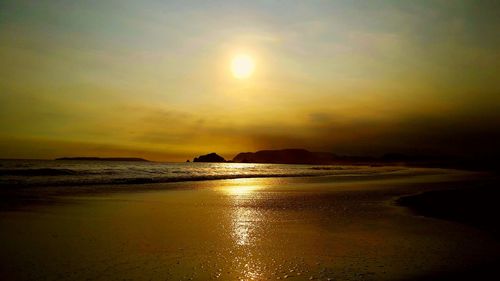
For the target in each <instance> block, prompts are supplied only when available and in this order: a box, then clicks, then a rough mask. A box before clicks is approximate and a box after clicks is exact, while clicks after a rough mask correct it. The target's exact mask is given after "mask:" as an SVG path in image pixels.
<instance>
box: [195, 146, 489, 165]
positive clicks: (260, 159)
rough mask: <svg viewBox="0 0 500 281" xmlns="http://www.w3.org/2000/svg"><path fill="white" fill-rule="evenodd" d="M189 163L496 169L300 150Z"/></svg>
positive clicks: (455, 161) (455, 160)
mask: <svg viewBox="0 0 500 281" xmlns="http://www.w3.org/2000/svg"><path fill="white" fill-rule="evenodd" d="M193 162H235V163H265V164H267V163H269V164H312V165H317V164H320V165H371V166H376V165H406V166H420V167H440V168H463V169H469V170H482V169H487V170H491V169H496V167H498V163H493V162H492V161H485V160H484V159H476V158H461V157H453V156H449V155H407V154H402V153H386V154H384V155H382V156H379V157H373V156H351V155H339V154H335V153H331V152H312V151H308V150H306V149H301V148H289V149H278V150H259V151H256V152H241V153H239V154H237V155H236V156H235V157H234V158H233V159H232V160H225V159H224V158H223V157H222V156H220V155H218V154H216V153H215V152H212V153H210V154H206V155H202V156H199V157H197V158H195V159H194V160H193Z"/></svg>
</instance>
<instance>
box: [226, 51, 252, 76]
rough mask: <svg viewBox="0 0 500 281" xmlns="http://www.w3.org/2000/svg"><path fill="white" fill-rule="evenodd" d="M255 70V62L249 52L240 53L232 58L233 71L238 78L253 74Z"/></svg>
mask: <svg viewBox="0 0 500 281" xmlns="http://www.w3.org/2000/svg"><path fill="white" fill-rule="evenodd" d="M254 70H255V62H254V60H253V59H252V57H251V56H249V55H247V54H239V55H236V56H234V57H233V59H232V60H231V72H232V73H233V76H234V77H235V78H237V79H245V78H248V77H250V76H251V75H252V73H253V72H254Z"/></svg>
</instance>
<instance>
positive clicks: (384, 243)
mask: <svg viewBox="0 0 500 281" xmlns="http://www.w3.org/2000/svg"><path fill="white" fill-rule="evenodd" d="M484 177H486V176H485V175H480V174H479V175H478V174H471V173H465V172H458V171H447V170H429V169H427V170H425V169H411V170H409V171H407V172H403V173H402V172H397V173H395V174H391V175H384V176H373V177H366V176H365V177H361V178H357V177H345V178H339V177H317V178H285V179H271V178H268V179H236V180H218V181H210V182H186V183H172V184H158V185H152V186H141V187H140V188H141V189H142V191H134V192H131V191H130V190H132V189H137V188H139V187H138V186H135V187H130V186H129V187H120V188H116V187H113V189H117V190H118V191H117V192H112V193H103V192H97V191H99V190H108V189H105V188H104V189H103V188H101V189H95V190H90V191H89V190H86V191H85V192H83V193H81V192H76V193H75V192H73V191H71V190H69V191H68V190H66V191H64V192H61V191H60V188H58V189H54V190H50V189H47V190H44V191H37V192H34V191H29V190H28V191H26V190H24V191H15V192H7V193H8V195H9V198H8V199H6V198H7V197H4V200H3V201H4V202H3V206H4V208H3V209H2V210H1V211H0V230H1V231H0V243H1V244H2V247H1V251H0V276H1V279H2V280H212V279H213V280H281V279H290V280H310V279H314V280H441V279H443V280H448V279H449V280H457V278H458V277H463V278H468V279H469V280H471V279H470V278H471V277H477V278H473V279H477V280H481V279H483V278H484V274H486V273H488V274H490V273H491V272H493V271H494V270H492V269H496V268H498V265H499V264H500V263H499V258H500V251H499V250H500V242H499V240H498V239H497V236H495V235H493V234H491V232H490V231H488V229H486V230H485V229H482V228H478V227H475V226H470V225H468V224H464V223H460V222H453V221H447V220H442V219H435V218H429V217H424V216H416V215H415V213H414V212H412V211H410V210H409V209H407V208H405V207H401V206H398V205H397V204H395V200H396V199H397V198H398V197H400V196H407V195H410V194H415V193H418V192H424V191H433V190H449V189H450V188H453V187H456V186H476V185H477V183H479V182H482V181H484ZM72 188H73V190H74V188H75V187H72ZM146 189H152V190H146ZM40 192H41V193H40ZM16 193H17V194H18V196H22V195H26V194H30V193H33V194H37V197H36V198H37V199H36V200H35V201H36V202H38V204H26V202H25V201H23V200H17V201H16V200H15V199H16V198H15V196H16ZM443 200H444V198H443ZM18 201H19V202H24V203H22V204H15V203H12V202H17V203H19V202H18ZM29 201H30V200H28V202H29ZM420 206H425V204H424V205H422V204H420ZM427 215H429V214H427ZM481 275H483V276H481Z"/></svg>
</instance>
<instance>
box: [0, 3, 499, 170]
mask: <svg viewBox="0 0 500 281" xmlns="http://www.w3.org/2000/svg"><path fill="white" fill-rule="evenodd" d="M499 11H500V5H499V4H497V1H458V0H457V1H445V0H442V1H438V0H436V1H377V0H375V1H126V0H124V1H56V0H53V1H48V0H40V1H1V2H0V63H1V67H0V128H1V132H0V158H54V157H60V156H137V157H146V158H148V159H153V160H168V161H184V160H186V159H189V158H192V157H193V156H196V155H199V154H204V153H208V152H212V151H215V152H218V153H220V154H221V155H223V156H225V157H226V158H232V157H233V156H234V155H235V154H236V153H238V152H240V151H255V150H258V149H273V148H289V147H301V148H306V149H310V150H314V151H330V152H336V153H340V154H356V155H365V154H369V155H379V154H383V153H385V152H404V153H437V152H439V153H444V154H485V153H486V154H487V153H489V152H491V149H495V147H496V143H497V141H498V140H500V137H499V135H500V130H499V128H500V113H499V112H500V111H499V108H500V107H499V105H500V98H499V95H500V79H499V77H500V75H499V74H500V71H499V69H498V67H499V65H500V58H499V53H500V52H499V50H500V48H499V47H500V42H499V41H500V37H499V36H498V34H500V16H499ZM238 54H246V55H248V56H249V57H251V59H252V61H253V63H255V70H254V72H253V73H252V75H251V76H250V77H248V78H246V79H236V78H235V77H234V76H233V75H232V73H231V59H232V58H233V57H234V56H236V55H238Z"/></svg>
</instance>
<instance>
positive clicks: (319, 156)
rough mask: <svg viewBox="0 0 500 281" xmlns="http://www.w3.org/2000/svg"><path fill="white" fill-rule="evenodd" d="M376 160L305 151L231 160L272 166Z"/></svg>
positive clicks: (253, 154)
mask: <svg viewBox="0 0 500 281" xmlns="http://www.w3.org/2000/svg"><path fill="white" fill-rule="evenodd" d="M376 161H377V159H375V158H371V157H358V156H339V155H337V154H334V153H329V152H311V151H308V150H305V149H297V148H293V149H281V150H260V151H257V152H242V153H240V154H238V155H236V156H235V157H234V158H233V162H239V163H274V164H353V163H358V164H363V163H365V164H371V163H374V162H376Z"/></svg>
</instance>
